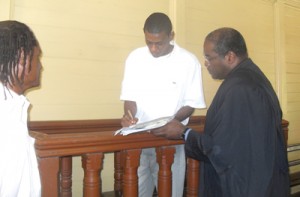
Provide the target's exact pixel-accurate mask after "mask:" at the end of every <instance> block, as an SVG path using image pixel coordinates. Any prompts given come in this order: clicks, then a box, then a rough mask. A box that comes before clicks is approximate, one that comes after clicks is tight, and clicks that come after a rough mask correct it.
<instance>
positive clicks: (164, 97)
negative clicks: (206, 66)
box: [120, 44, 206, 123]
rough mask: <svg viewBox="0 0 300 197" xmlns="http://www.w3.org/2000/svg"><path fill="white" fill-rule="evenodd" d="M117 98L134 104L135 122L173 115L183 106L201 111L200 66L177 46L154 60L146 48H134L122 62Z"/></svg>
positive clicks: (190, 55) (191, 55) (192, 56)
mask: <svg viewBox="0 0 300 197" xmlns="http://www.w3.org/2000/svg"><path fill="white" fill-rule="evenodd" d="M120 99H121V100H124V101H125V100H127V101H135V102H136V104H137V114H136V117H137V118H138V119H139V122H145V121H149V120H153V119H156V118H160V117H164V116H172V115H175V114H176V113H177V111H178V110H179V109H180V108H181V107H183V106H190V107H193V108H205V107H206V106H205V102H204V96H203V88H202V77H201V65H200V63H199V61H198V60H197V58H196V57H195V55H193V54H192V53H190V52H188V51H187V50H185V49H183V48H180V47H179V46H178V45H177V44H174V48H173V50H172V52H171V53H169V54H167V55H165V56H162V57H158V58H155V57H153V56H152V55H151V53H150V51H149V49H148V47H147V46H145V47H142V48H138V49H136V50H134V51H132V52H131V53H130V55H129V56H128V58H127V60H126V65H125V72H124V79H123V82H122V91H121V96H120ZM187 121H188V119H187V120H185V121H184V122H183V123H187Z"/></svg>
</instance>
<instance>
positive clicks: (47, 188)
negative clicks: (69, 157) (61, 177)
mask: <svg viewBox="0 0 300 197" xmlns="http://www.w3.org/2000/svg"><path fill="white" fill-rule="evenodd" d="M38 162H39V170H40V176H41V184H42V197H58V196H59V181H58V171H59V157H46V158H38Z"/></svg>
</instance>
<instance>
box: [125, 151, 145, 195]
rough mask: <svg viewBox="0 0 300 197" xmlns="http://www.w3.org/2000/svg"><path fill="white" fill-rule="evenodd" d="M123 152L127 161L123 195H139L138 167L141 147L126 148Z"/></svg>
mask: <svg viewBox="0 0 300 197" xmlns="http://www.w3.org/2000/svg"><path fill="white" fill-rule="evenodd" d="M123 154H124V162H125V164H124V175H123V195H124V197H137V196H138V176H137V169H138V167H139V165H140V155H141V149H133V150H125V151H124V153H123Z"/></svg>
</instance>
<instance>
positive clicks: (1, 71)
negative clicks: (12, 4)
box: [0, 20, 38, 86]
mask: <svg viewBox="0 0 300 197" xmlns="http://www.w3.org/2000/svg"><path fill="white" fill-rule="evenodd" d="M37 45H38V43H37V40H36V38H35V36H34V34H33V32H32V31H31V30H30V28H29V27H28V26H27V25H25V24H24V23H20V22H18V21H11V20H8V21H0V82H1V83H2V84H3V85H4V86H6V85H7V84H9V85H15V83H16V82H17V83H20V84H22V83H23V81H24V75H25V69H22V73H20V74H21V77H19V66H18V64H19V63H20V62H23V64H24V65H22V66H25V64H26V62H27V59H28V58H29V62H30V63H29V70H31V60H32V56H33V49H34V47H35V46H37ZM21 58H22V59H21Z"/></svg>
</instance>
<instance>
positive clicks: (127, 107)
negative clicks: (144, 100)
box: [124, 101, 137, 117]
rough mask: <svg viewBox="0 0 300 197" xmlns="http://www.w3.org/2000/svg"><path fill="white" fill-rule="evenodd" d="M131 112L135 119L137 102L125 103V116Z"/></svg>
mask: <svg viewBox="0 0 300 197" xmlns="http://www.w3.org/2000/svg"><path fill="white" fill-rule="evenodd" d="M129 111H130V113H131V114H132V116H133V117H134V116H135V115H136V112H137V107H136V102H135V101H125V102H124V114H128V113H129ZM128 115H129V114H128Z"/></svg>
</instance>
